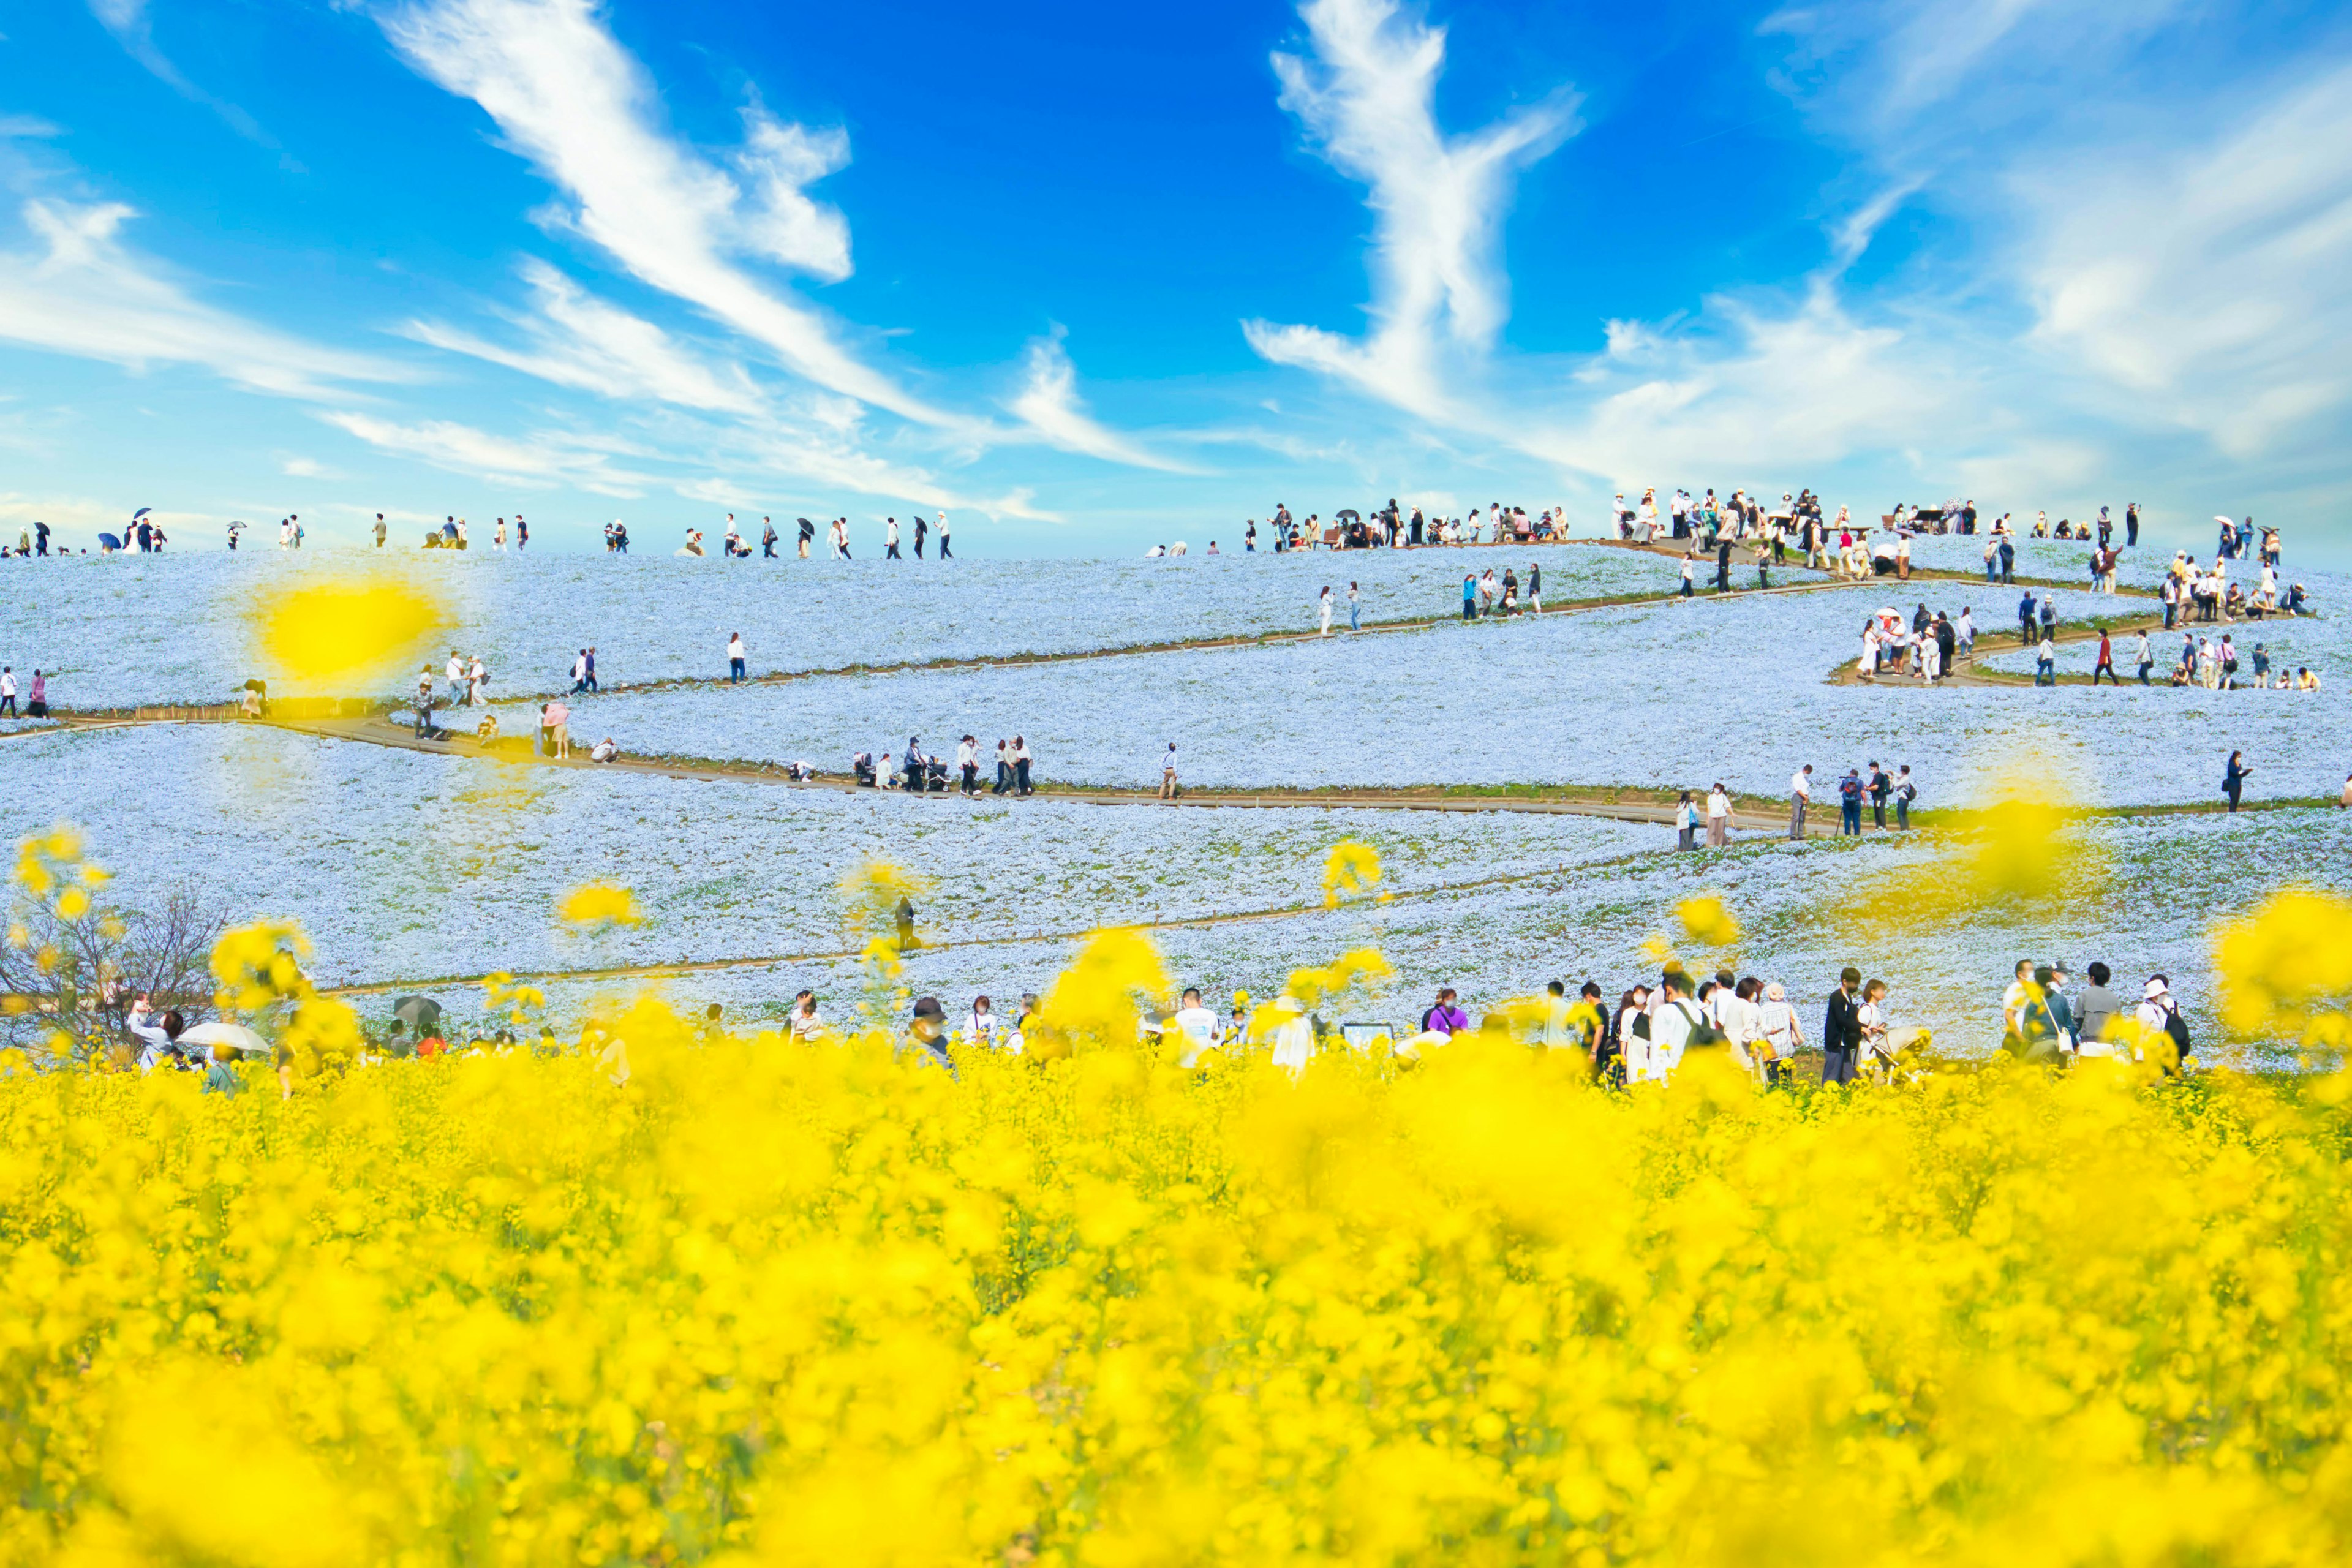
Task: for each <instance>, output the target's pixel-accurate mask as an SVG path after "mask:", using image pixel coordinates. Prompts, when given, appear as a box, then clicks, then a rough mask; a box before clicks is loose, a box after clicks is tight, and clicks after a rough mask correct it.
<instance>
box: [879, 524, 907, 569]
mask: <svg viewBox="0 0 2352 1568" xmlns="http://www.w3.org/2000/svg"><path fill="white" fill-rule="evenodd" d="M882 559H883V560H885V561H904V560H905V559H906V557H905V556H903V555H901V554H899V553H898V519H897V518H895V517H890V518H885V519H883V520H882Z"/></svg>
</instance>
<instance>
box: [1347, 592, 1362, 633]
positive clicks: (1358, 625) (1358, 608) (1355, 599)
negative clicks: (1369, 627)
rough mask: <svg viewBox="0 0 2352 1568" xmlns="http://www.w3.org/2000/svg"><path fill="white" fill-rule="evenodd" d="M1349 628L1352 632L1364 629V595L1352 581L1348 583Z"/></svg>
mask: <svg viewBox="0 0 2352 1568" xmlns="http://www.w3.org/2000/svg"><path fill="white" fill-rule="evenodd" d="M1348 629H1349V631H1351V632H1360V631H1362V630H1363V629H1364V595H1363V594H1362V592H1361V591H1360V589H1358V588H1357V586H1356V584H1354V583H1352V582H1351V583H1349V584H1348Z"/></svg>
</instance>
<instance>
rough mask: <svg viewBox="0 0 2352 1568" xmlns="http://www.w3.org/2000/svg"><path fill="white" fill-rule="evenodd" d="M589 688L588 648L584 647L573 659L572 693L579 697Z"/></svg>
mask: <svg viewBox="0 0 2352 1568" xmlns="http://www.w3.org/2000/svg"><path fill="white" fill-rule="evenodd" d="M587 689H588V650H587V649H586V648H584V647H583V648H582V649H581V650H580V651H579V653H578V654H576V655H574V656H573V658H572V696H574V697H577V696H579V695H580V693H582V692H583V691H585V690H587Z"/></svg>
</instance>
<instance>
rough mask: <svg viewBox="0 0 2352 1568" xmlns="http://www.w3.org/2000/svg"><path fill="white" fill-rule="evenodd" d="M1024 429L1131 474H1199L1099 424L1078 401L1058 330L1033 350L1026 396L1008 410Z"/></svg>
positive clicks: (1074, 378)
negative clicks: (1151, 471) (1122, 467)
mask: <svg viewBox="0 0 2352 1568" xmlns="http://www.w3.org/2000/svg"><path fill="white" fill-rule="evenodd" d="M1005 406H1006V407H1008V408H1010V409H1011V410H1012V411H1013V415H1014V416H1015V417H1016V418H1018V419H1019V420H1020V421H1021V422H1022V423H1023V424H1024V425H1026V426H1029V428H1030V429H1032V430H1034V431H1035V432H1037V434H1038V435H1039V436H1041V437H1044V438H1045V441H1046V442H1047V443H1048V444H1049V445H1051V446H1055V447H1060V448H1061V449H1062V450H1063V451H1065V452H1076V453H1079V454H1081V455H1083V456H1085V457H1089V458H1102V459H1103V460H1104V461H1105V462H1110V463H1124V464H1127V465H1128V466H1129V467H1130V468H1158V469H1160V470H1161V471H1162V472H1164V473H1192V472H1193V471H1194V470H1193V469H1192V468H1188V467H1186V466H1185V465H1184V464H1181V463H1179V462H1176V461H1174V460H1173V459H1172V458H1163V457H1161V456H1160V454H1158V453H1156V452H1153V451H1151V450H1150V448H1149V447H1143V446H1141V445H1139V444H1138V443H1137V442H1135V441H1133V440H1131V439H1129V437H1125V436H1122V435H1120V434H1119V433H1118V432H1117V431H1115V430H1112V429H1109V428H1108V427H1107V426H1103V425H1101V424H1098V423H1097V422H1096V420H1095V419H1094V418H1093V417H1092V416H1089V415H1088V414H1087V411H1086V405H1084V404H1083V403H1082V402H1081V401H1080V400H1079V397H1078V373H1077V369H1076V366H1074V365H1073V364H1071V363H1070V355H1069V352H1068V351H1067V350H1066V349H1065V348H1064V347H1063V346H1062V333H1061V331H1060V330H1059V329H1058V328H1057V329H1056V330H1055V331H1054V333H1053V335H1052V336H1050V337H1045V338H1040V339H1038V340H1037V341H1036V342H1033V343H1031V344H1030V345H1029V366H1028V377H1027V380H1026V381H1025V382H1024V384H1022V388H1021V391H1020V392H1019V394H1018V395H1015V396H1014V397H1013V399H1012V400H1011V401H1010V402H1008V403H1007V404H1006V405H1005Z"/></svg>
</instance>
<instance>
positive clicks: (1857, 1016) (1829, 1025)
mask: <svg viewBox="0 0 2352 1568" xmlns="http://www.w3.org/2000/svg"><path fill="white" fill-rule="evenodd" d="M1861 1008H1862V1005H1861V1004H1860V1003H1859V1002H1856V1001H1855V1000H1854V999H1853V997H1852V996H1850V995H1848V994H1846V991H1845V987H1843V986H1840V987H1838V989H1836V990H1835V991H1832V992H1831V993H1830V1010H1829V1016H1828V1017H1826V1018H1825V1019H1823V1020H1822V1049H1823V1050H1825V1051H1853V1052H1855V1053H1857V1054H1859V1053H1860V1051H1861V1050H1862V1017H1861Z"/></svg>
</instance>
